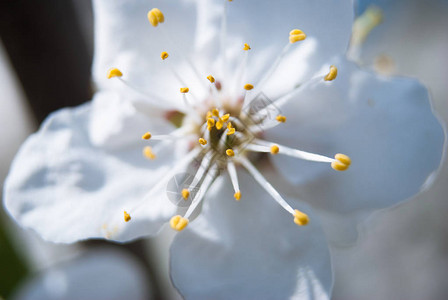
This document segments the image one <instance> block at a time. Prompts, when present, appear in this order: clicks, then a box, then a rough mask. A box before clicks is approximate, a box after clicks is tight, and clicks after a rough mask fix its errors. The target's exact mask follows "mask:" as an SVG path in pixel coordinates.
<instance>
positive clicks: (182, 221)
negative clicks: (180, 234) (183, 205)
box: [170, 215, 188, 231]
mask: <svg viewBox="0 0 448 300" xmlns="http://www.w3.org/2000/svg"><path fill="white" fill-rule="evenodd" d="M187 225H188V219H186V218H182V217H181V216H179V215H177V216H174V217H172V218H171V220H170V226H171V228H173V229H174V230H177V231H182V230H183V229H184V228H185V227H187Z"/></svg>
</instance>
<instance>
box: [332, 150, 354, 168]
mask: <svg viewBox="0 0 448 300" xmlns="http://www.w3.org/2000/svg"><path fill="white" fill-rule="evenodd" d="M334 158H335V159H336V160H335V161H334V162H332V163H331V167H332V168H333V169H334V170H336V171H345V170H347V169H348V167H349V166H350V165H351V163H352V160H351V159H350V157H348V156H347V155H345V154H341V153H338V154H336V155H335V156H334Z"/></svg>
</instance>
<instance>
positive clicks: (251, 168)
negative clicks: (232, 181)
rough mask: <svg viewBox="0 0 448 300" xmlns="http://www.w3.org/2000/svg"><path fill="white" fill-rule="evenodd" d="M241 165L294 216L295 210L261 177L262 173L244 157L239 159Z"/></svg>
mask: <svg viewBox="0 0 448 300" xmlns="http://www.w3.org/2000/svg"><path fill="white" fill-rule="evenodd" d="M239 161H240V162H241V164H242V165H243V166H244V168H246V170H247V171H248V172H249V173H250V174H251V175H252V176H253V177H254V179H255V180H256V181H257V182H258V184H259V185H260V186H261V187H262V188H264V189H265V190H266V191H267V192H268V193H269V194H270V195H271V196H272V198H274V200H275V201H276V202H277V203H278V204H280V206H281V207H283V208H284V209H285V210H286V211H287V212H289V213H290V214H291V215H293V216H294V214H295V211H294V209H293V208H292V207H291V206H290V205H289V204H288V202H286V201H285V200H284V199H283V198H282V196H281V195H280V194H279V193H278V192H277V190H276V189H275V188H274V187H273V186H272V185H271V184H270V183H269V182H268V181H267V180H266V179H265V178H264V177H263V175H261V173H260V172H258V170H257V169H256V168H255V167H254V166H253V165H252V164H251V163H250V162H249V160H247V159H246V158H244V157H241V158H240V159H239Z"/></svg>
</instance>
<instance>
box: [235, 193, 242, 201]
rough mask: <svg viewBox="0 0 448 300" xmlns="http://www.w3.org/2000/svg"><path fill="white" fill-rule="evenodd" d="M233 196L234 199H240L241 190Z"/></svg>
mask: <svg viewBox="0 0 448 300" xmlns="http://www.w3.org/2000/svg"><path fill="white" fill-rule="evenodd" d="M233 197H234V198H235V200H236V201H240V199H241V192H240V191H238V192H236V193H235V194H233Z"/></svg>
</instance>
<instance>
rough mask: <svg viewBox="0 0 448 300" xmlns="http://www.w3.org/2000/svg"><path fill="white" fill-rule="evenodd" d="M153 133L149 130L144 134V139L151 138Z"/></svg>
mask: <svg viewBox="0 0 448 300" xmlns="http://www.w3.org/2000/svg"><path fill="white" fill-rule="evenodd" d="M151 136H152V135H151V133H150V132H147V133H145V134H143V135H142V139H144V140H149V139H150V138H151Z"/></svg>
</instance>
